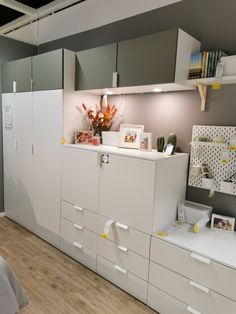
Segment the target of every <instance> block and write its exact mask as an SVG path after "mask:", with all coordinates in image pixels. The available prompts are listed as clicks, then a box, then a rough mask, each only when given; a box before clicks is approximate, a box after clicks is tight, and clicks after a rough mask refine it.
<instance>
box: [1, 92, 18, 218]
mask: <svg viewBox="0 0 236 314" xmlns="http://www.w3.org/2000/svg"><path fill="white" fill-rule="evenodd" d="M9 106H11V107H12V109H13V114H14V108H15V94H12V93H11V94H3V95H2V118H3V119H2V120H3V165H4V210H5V214H6V216H7V217H9V218H11V219H13V220H15V219H17V214H18V213H17V159H16V142H15V141H16V130H15V124H14V123H13V127H7V124H6V123H7V117H8V115H9V114H11V113H9V110H11V109H9ZM13 121H14V120H13Z"/></svg>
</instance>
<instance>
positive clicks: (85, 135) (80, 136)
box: [74, 130, 93, 144]
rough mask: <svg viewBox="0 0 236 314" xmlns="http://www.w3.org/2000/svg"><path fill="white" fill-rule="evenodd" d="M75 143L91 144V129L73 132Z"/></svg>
mask: <svg viewBox="0 0 236 314" xmlns="http://www.w3.org/2000/svg"><path fill="white" fill-rule="evenodd" d="M74 137H75V144H91V143H92V138H93V131H78V130H76V131H75V132H74Z"/></svg>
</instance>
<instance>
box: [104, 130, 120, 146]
mask: <svg viewBox="0 0 236 314" xmlns="http://www.w3.org/2000/svg"><path fill="white" fill-rule="evenodd" d="M118 138H119V132H113V131H104V132H102V144H103V145H109V146H118Z"/></svg>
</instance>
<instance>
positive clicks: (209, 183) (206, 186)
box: [202, 178, 214, 190]
mask: <svg viewBox="0 0 236 314" xmlns="http://www.w3.org/2000/svg"><path fill="white" fill-rule="evenodd" d="M213 184H214V178H212V179H208V178H202V188H203V189H207V190H210V189H211V187H212V185H213Z"/></svg>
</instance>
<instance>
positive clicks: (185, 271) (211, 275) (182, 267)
mask: <svg viewBox="0 0 236 314" xmlns="http://www.w3.org/2000/svg"><path fill="white" fill-rule="evenodd" d="M196 237H198V235H196ZM151 260H153V261H155V262H157V263H158V264H160V265H162V266H165V267H167V268H169V269H171V270H173V271H175V272H177V273H179V274H181V275H183V276H185V277H187V278H191V279H192V280H194V281H197V282H198V283H200V284H202V285H204V286H207V287H208V288H210V289H212V290H215V291H216V292H219V293H220V294H223V295H225V296H227V297H229V298H231V299H233V300H235V301H236V291H235V289H234V286H235V282H236V271H235V270H234V269H232V268H230V267H226V266H224V265H221V264H219V263H216V262H214V261H212V260H211V259H209V258H207V257H204V256H202V255H201V254H199V253H198V254H197V253H194V252H190V251H188V250H185V249H182V248H180V247H178V246H176V245H173V244H170V243H168V242H166V241H163V240H161V239H158V238H154V237H152V240H151Z"/></svg>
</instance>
